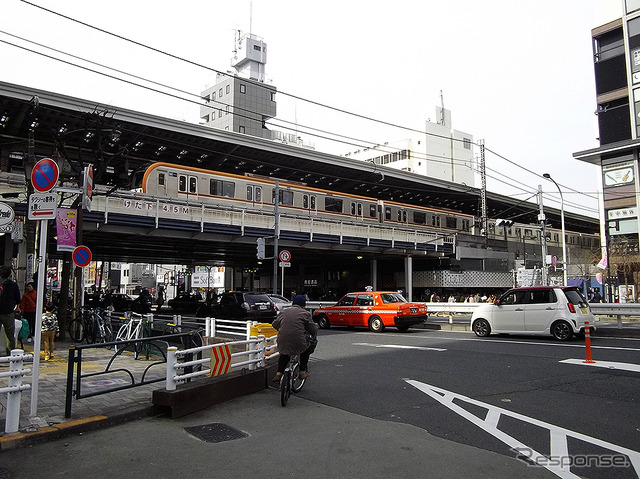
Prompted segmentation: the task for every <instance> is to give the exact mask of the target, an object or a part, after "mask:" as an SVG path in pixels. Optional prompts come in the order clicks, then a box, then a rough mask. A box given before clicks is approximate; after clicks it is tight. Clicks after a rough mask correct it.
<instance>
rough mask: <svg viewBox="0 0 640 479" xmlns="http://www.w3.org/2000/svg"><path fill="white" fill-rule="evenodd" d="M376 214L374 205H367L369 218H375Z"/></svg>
mask: <svg viewBox="0 0 640 479" xmlns="http://www.w3.org/2000/svg"><path fill="white" fill-rule="evenodd" d="M377 212H378V211H377V208H376V205H369V216H370V217H371V218H375V217H376V216H377Z"/></svg>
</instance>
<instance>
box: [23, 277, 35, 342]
mask: <svg viewBox="0 0 640 479" xmlns="http://www.w3.org/2000/svg"><path fill="white" fill-rule="evenodd" d="M37 300H38V293H37V292H36V287H35V284H34V283H33V282H29V283H27V290H26V291H25V292H24V294H23V295H22V301H20V309H21V310H22V317H23V318H24V319H26V320H27V323H29V336H27V342H28V343H30V342H31V341H32V339H31V337H32V336H33V332H34V331H35V328H36V302H37Z"/></svg>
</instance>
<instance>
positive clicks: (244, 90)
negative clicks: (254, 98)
mask: <svg viewBox="0 0 640 479" xmlns="http://www.w3.org/2000/svg"><path fill="white" fill-rule="evenodd" d="M240 93H247V85H245V84H244V83H240Z"/></svg>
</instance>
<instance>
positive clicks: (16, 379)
mask: <svg viewBox="0 0 640 479" xmlns="http://www.w3.org/2000/svg"><path fill="white" fill-rule="evenodd" d="M32 359H33V354H25V353H24V351H23V350H22V349H12V350H11V356H4V357H1V358H0V363H9V371H5V372H2V373H0V377H4V378H9V385H8V386H7V387H3V388H0V394H4V393H6V394H7V413H6V416H5V425H4V432H5V433H12V432H18V428H19V427H20V399H21V397H22V391H25V390H28V389H31V384H22V378H23V377H24V376H26V375H27V374H30V373H31V369H25V368H23V367H22V365H23V362H24V361H28V360H32Z"/></svg>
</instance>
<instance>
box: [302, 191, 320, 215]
mask: <svg viewBox="0 0 640 479" xmlns="http://www.w3.org/2000/svg"><path fill="white" fill-rule="evenodd" d="M302 208H303V209H305V210H307V211H308V212H309V214H310V215H314V216H315V215H317V214H318V207H317V200H316V195H308V194H306V193H305V194H303V195H302Z"/></svg>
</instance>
